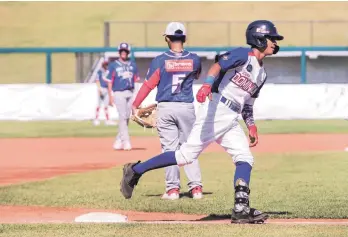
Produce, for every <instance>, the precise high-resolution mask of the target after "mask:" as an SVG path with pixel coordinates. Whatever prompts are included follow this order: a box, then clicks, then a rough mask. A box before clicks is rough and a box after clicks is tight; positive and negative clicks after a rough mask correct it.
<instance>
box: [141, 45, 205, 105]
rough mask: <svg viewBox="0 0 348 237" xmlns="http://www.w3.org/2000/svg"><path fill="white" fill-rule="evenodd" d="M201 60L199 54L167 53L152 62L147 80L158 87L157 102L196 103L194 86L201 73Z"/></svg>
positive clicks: (185, 52) (186, 52)
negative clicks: (194, 81)
mask: <svg viewBox="0 0 348 237" xmlns="http://www.w3.org/2000/svg"><path fill="white" fill-rule="evenodd" d="M201 67H202V66H201V59H200V58H199V56H198V55H197V54H194V53H191V52H188V51H183V52H181V53H176V52H173V51H167V52H165V53H163V54H161V55H159V56H157V57H156V58H154V59H153V60H152V62H151V65H150V68H149V70H148V72H147V75H146V78H145V80H146V81H147V83H148V84H150V85H154V86H156V85H157V95H156V101H157V102H159V103H160V102H184V103H192V102H193V101H194V97H193V91H192V84H193V80H194V79H198V78H199V75H200V72H201Z"/></svg>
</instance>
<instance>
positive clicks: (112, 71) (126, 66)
mask: <svg viewBox="0 0 348 237" xmlns="http://www.w3.org/2000/svg"><path fill="white" fill-rule="evenodd" d="M108 71H109V73H108V75H107V77H106V78H107V80H108V81H111V82H112V90H113V91H124V90H132V89H134V82H135V81H137V80H138V78H139V76H138V69H137V66H136V64H135V62H133V61H127V62H121V61H120V60H115V61H114V62H111V63H109V66H108Z"/></svg>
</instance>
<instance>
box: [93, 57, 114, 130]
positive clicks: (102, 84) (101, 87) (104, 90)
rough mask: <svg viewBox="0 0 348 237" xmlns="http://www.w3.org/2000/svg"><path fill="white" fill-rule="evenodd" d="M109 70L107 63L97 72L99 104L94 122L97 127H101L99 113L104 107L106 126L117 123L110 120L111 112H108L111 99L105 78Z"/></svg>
mask: <svg viewBox="0 0 348 237" xmlns="http://www.w3.org/2000/svg"><path fill="white" fill-rule="evenodd" d="M107 68H108V62H107V61H105V62H103V64H102V67H101V69H99V70H98V72H97V78H96V80H95V81H96V84H97V86H98V92H99V102H98V105H97V108H96V115H95V119H94V121H93V123H94V125H95V126H98V125H100V121H99V111H100V107H101V106H102V105H104V112H105V119H106V120H105V125H116V123H115V122H114V121H112V120H110V119H109V111H108V105H109V98H108V83H107V81H106V80H105V77H106V75H107V73H108V72H107Z"/></svg>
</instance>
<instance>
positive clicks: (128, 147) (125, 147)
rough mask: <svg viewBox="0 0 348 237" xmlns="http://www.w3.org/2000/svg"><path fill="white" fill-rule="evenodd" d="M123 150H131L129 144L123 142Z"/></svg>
mask: <svg viewBox="0 0 348 237" xmlns="http://www.w3.org/2000/svg"><path fill="white" fill-rule="evenodd" d="M123 150H125V151H130V150H132V145H131V144H130V143H129V142H125V143H124V146H123Z"/></svg>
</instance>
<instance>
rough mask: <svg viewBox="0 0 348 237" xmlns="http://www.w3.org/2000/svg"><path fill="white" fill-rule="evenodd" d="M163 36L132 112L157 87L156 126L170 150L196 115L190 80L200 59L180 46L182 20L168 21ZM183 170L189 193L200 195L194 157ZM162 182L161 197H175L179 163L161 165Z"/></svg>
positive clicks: (183, 36)
mask: <svg viewBox="0 0 348 237" xmlns="http://www.w3.org/2000/svg"><path fill="white" fill-rule="evenodd" d="M164 36H165V41H166V42H167V43H168V47H169V49H170V50H168V51H167V52H165V53H163V54H161V55H159V56H157V57H156V58H154V59H153V60H152V62H151V66H150V68H149V71H148V73H147V76H146V79H145V82H144V83H143V85H142V87H141V88H140V90H139V92H138V94H137V97H136V98H135V100H134V103H133V114H136V109H137V108H138V107H139V105H140V104H141V103H142V102H143V100H144V99H145V98H146V97H147V95H148V94H149V93H150V92H151V90H152V89H154V88H155V87H157V89H158V90H157V95H156V101H157V102H158V106H157V121H156V127H157V131H158V134H159V137H160V142H161V146H162V151H163V152H169V151H171V152H173V151H176V150H177V149H178V148H179V147H180V145H182V144H183V143H184V142H185V141H186V139H187V137H188V135H189V133H190V131H191V129H192V127H193V123H194V121H195V119H196V115H195V108H194V105H193V101H194V97H193V92H192V84H193V80H195V79H198V78H199V75H200V72H201V60H200V58H199V57H198V56H197V54H194V53H190V52H188V51H186V50H184V49H183V44H184V42H185V40H186V29H185V27H184V25H183V24H182V23H179V22H171V23H169V24H168V25H167V28H166V31H165V34H164ZM184 170H185V173H186V175H187V177H188V179H189V182H188V186H189V194H190V196H191V197H192V198H194V199H201V198H202V182H201V171H200V167H199V163H198V160H197V159H196V160H194V161H193V162H192V164H190V165H187V166H185V167H184ZM165 184H166V192H165V193H164V195H163V196H162V198H163V199H169V200H175V199H179V194H180V169H179V166H177V165H173V166H169V167H166V168H165Z"/></svg>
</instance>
